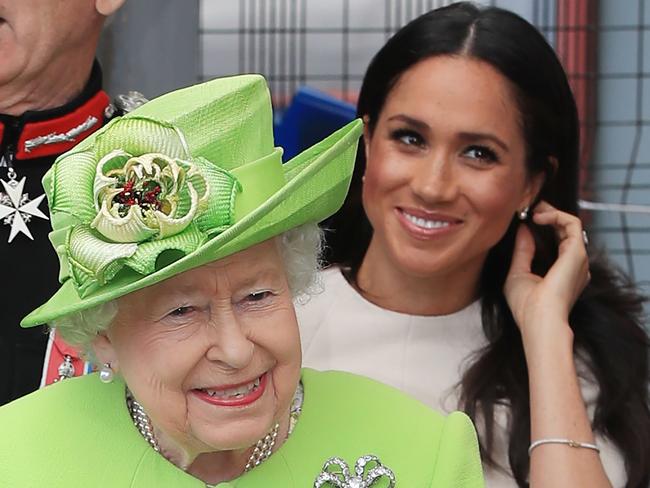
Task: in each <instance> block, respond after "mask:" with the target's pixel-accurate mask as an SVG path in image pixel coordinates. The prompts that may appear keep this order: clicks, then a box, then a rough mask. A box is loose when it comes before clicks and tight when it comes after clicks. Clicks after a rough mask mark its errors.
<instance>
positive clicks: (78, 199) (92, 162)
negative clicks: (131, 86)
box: [52, 117, 241, 296]
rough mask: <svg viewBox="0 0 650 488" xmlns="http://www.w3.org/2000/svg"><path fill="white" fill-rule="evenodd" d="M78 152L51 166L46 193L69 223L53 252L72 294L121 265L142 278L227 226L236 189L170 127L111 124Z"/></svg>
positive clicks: (136, 121) (142, 121)
mask: <svg viewBox="0 0 650 488" xmlns="http://www.w3.org/2000/svg"><path fill="white" fill-rule="evenodd" d="M134 133H137V134H138V135H139V137H138V138H137V139H134V138H133V137H131V134H134ZM143 134H145V137H143ZM115 147H118V148H119V149H114V148H115ZM107 148H111V149H110V150H107ZM83 149H84V148H82V150H80V152H79V154H78V155H77V157H75V158H74V163H75V164H74V165H71V164H68V165H66V166H62V167H57V171H58V172H59V174H58V175H57V176H58V177H57V178H55V180H54V183H53V184H54V185H55V187H54V188H53V191H52V194H53V195H54V198H53V202H52V208H53V210H54V211H56V212H57V213H58V214H59V215H65V216H66V218H68V219H70V222H71V225H69V226H66V227H65V229H66V234H65V239H64V243H62V245H59V246H55V247H56V249H57V252H58V254H59V257H60V259H61V261H62V262H63V263H66V264H67V266H66V268H67V271H68V272H69V275H70V278H72V280H73V281H74V283H75V287H76V288H77V290H78V292H79V294H80V296H83V295H85V294H88V293H90V292H91V291H92V290H94V289H96V288H97V287H98V286H101V285H103V284H105V283H106V282H107V281H110V280H111V279H113V278H114V277H115V276H116V275H117V273H118V272H120V271H121V270H123V269H124V268H125V267H128V268H130V269H131V270H133V271H136V272H137V273H140V274H143V275H147V274H150V273H152V272H154V271H156V269H158V268H159V267H160V266H164V265H165V264H167V263H168V262H169V261H173V260H175V259H178V258H179V257H181V256H184V255H186V254H189V253H191V252H192V251H194V250H196V249H197V248H198V247H199V246H200V245H201V244H203V243H204V242H205V241H206V240H208V239H209V238H210V237H211V236H213V235H215V234H217V233H220V232H223V230H225V229H226V228H228V227H229V226H231V225H232V224H233V219H234V204H235V198H236V195H237V193H238V192H239V191H240V190H241V185H240V184H239V182H238V181H237V179H236V178H235V176H234V175H233V174H231V173H230V172H228V171H226V170H225V169H223V168H220V167H219V166H218V165H217V164H215V163H214V162H211V161H208V160H206V159H205V158H201V157H192V155H191V154H189V151H188V150H187V144H186V142H185V138H184V136H183V134H182V133H181V132H180V130H178V129H177V128H175V127H174V126H172V125H171V124H169V123H166V122H161V121H157V120H153V119H149V118H143V117H132V118H125V119H121V120H116V121H114V122H113V123H112V124H111V125H110V127H107V128H106V130H105V131H103V132H102V133H101V134H100V135H98V136H97V140H96V143H95V145H94V146H91V147H90V148H87V149H86V150H85V151H84V150H83ZM168 251H171V252H168ZM163 255H164V258H163ZM161 260H162V261H164V262H162V263H161V262H160V261H161Z"/></svg>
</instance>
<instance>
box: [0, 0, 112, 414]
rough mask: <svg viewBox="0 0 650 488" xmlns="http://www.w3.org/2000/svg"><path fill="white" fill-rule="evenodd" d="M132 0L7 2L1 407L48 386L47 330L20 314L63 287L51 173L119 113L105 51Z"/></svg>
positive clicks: (2, 55) (2, 83) (1, 98)
mask: <svg viewBox="0 0 650 488" xmlns="http://www.w3.org/2000/svg"><path fill="white" fill-rule="evenodd" d="M123 2H124V0H65V1H61V0H20V1H17V0H0V60H1V61H0V279H1V280H2V284H1V285H0V405H2V404H4V403H7V402H9V401H11V400H13V399H15V398H17V397H19V396H22V395H24V394H26V393H29V392H31V391H33V390H35V389H36V388H38V386H39V382H40V381H41V371H42V365H43V359H44V355H45V348H46V343H47V334H46V332H45V331H44V330H43V329H39V328H37V329H21V328H20V327H19V322H20V319H21V318H22V317H23V316H25V315H26V314H27V313H28V312H29V311H31V310H32V309H34V308H35V307H36V306H38V305H39V304H41V303H43V302H44V301H45V300H46V299H47V298H48V297H49V296H51V295H52V293H53V292H54V291H55V290H56V289H57V288H58V283H57V281H56V279H52V277H53V276H55V273H54V272H53V270H56V269H58V259H57V257H56V254H55V253H54V252H53V251H52V249H51V246H50V244H49V242H48V232H49V231H50V223H49V221H48V220H47V214H48V210H47V201H46V200H45V199H44V196H43V188H42V186H41V178H42V177H43V175H44V174H45V172H46V171H47V170H48V169H49V168H50V166H51V165H52V163H53V162H54V160H55V159H56V157H57V156H58V155H60V154H61V153H63V152H65V151H67V150H69V149H71V148H72V147H73V146H74V145H75V144H77V143H78V142H79V141H80V140H82V139H83V138H85V137H87V136H88V135H89V134H91V133H93V132H94V131H96V130H97V129H99V128H100V127H101V126H102V124H103V123H104V122H105V120H106V118H108V117H110V116H111V115H112V105H111V104H110V100H109V97H108V96H107V94H106V93H105V92H104V91H103V90H102V79H101V78H102V75H101V70H100V67H99V64H98V63H97V61H95V51H96V48H97V43H98V41H99V35H100V32H101V30H102V26H103V23H104V21H105V19H106V17H107V16H108V15H110V14H112V13H113V12H115V11H116V10H117V9H118V8H119V7H120V6H121V5H122V3H123Z"/></svg>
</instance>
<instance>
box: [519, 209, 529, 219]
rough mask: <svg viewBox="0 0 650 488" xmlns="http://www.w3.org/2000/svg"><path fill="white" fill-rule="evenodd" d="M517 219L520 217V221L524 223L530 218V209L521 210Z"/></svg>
mask: <svg viewBox="0 0 650 488" xmlns="http://www.w3.org/2000/svg"><path fill="white" fill-rule="evenodd" d="M517 217H519V220H521V221H524V220H526V219H527V218H528V207H526V208H524V209H523V210H520V211H519V213H518V214H517Z"/></svg>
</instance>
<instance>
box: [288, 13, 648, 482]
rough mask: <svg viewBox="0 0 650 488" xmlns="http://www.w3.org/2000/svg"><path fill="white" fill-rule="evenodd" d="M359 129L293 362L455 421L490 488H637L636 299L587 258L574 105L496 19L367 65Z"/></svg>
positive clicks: (546, 65)
mask: <svg viewBox="0 0 650 488" xmlns="http://www.w3.org/2000/svg"><path fill="white" fill-rule="evenodd" d="M358 114H359V115H360V116H361V117H363V118H364V119H365V121H366V129H365V138H364V139H365V150H363V149H362V150H361V151H360V152H359V158H358V163H357V164H358V165H357V168H356V174H355V177H354V179H353V183H352V189H351V192H350V194H349V196H348V199H347V201H346V203H345V205H344V207H343V208H342V209H341V211H340V212H339V213H338V214H337V215H336V216H335V217H334V218H333V220H332V221H331V222H330V224H329V228H330V229H332V232H331V233H330V236H329V243H328V244H329V246H330V250H329V251H330V256H329V260H330V263H332V265H333V266H332V267H330V269H328V270H326V271H325V272H324V273H323V285H324V293H322V294H321V295H320V296H318V297H315V298H312V300H311V301H310V302H308V303H307V304H306V306H305V307H303V308H302V309H301V310H299V315H300V317H299V319H300V323H301V328H302V335H303V351H304V363H305V364H306V365H307V366H311V367H315V368H319V369H343V370H350V371H353V372H356V373H361V374H365V375H367V376H370V377H373V378H376V379H379V380H381V381H384V382H386V383H389V384H392V385H394V386H397V387H398V388H401V389H403V390H404V391H406V392H409V393H410V394H412V395H414V396H415V397H417V398H419V399H421V400H423V401H425V402H426V403H428V404H430V405H431V406H433V407H435V408H454V407H458V406H460V407H461V408H463V409H464V410H465V411H466V412H468V413H469V415H470V416H471V417H472V418H473V420H474V421H475V422H476V424H477V428H478V430H479V435H480V442H481V448H482V453H483V456H484V462H485V463H486V481H487V485H488V486H490V487H506V486H522V487H523V486H528V485H529V484H530V486H533V487H535V488H537V487H553V488H557V487H578V486H579V487H589V488H593V487H600V486H610V483H611V485H613V486H617V487H618V486H626V487H630V488H631V487H634V488H637V487H638V488H646V487H647V486H648V483H649V482H650V413H649V407H648V346H649V340H648V336H647V333H646V332H645V330H644V328H643V326H642V322H641V320H642V313H643V309H642V304H643V299H642V298H641V297H640V296H639V295H638V294H637V293H636V292H635V291H634V289H633V287H632V286H631V285H630V284H629V283H628V282H627V281H626V280H625V278H624V277H622V276H620V275H619V274H618V273H616V272H615V271H613V270H612V269H611V267H610V266H609V265H608V264H607V263H606V262H605V261H604V260H603V259H602V258H596V257H591V258H589V257H588V255H587V251H586V248H585V244H586V242H585V241H586V234H584V233H583V230H582V226H581V223H580V221H579V219H578V218H577V217H576V215H577V210H578V209H577V196H578V195H577V190H578V143H579V141H578V139H579V129H578V118H577V113H576V105H575V101H574V99H573V96H572V94H571V90H570V88H569V85H568V82H567V79H566V75H565V73H564V71H563V69H562V67H561V65H560V63H559V61H558V59H557V57H556V55H555V53H554V52H553V50H552V48H551V47H550V46H549V45H548V44H547V42H546V41H545V40H544V38H543V36H542V35H541V34H539V32H538V31H537V30H536V29H535V28H534V27H533V26H531V25H530V24H529V23H528V22H526V21H525V20H523V19H522V18H520V17H518V16H517V15H515V14H513V13H511V12H508V11H505V10H501V9H498V8H485V9H482V8H479V7H476V6H474V5H472V4H468V3H459V4H454V5H452V6H449V7H445V8H441V9H438V10H434V11H432V12H429V13H427V14H425V15H423V16H421V17H419V18H418V19H416V20H414V21H413V22H411V23H410V24H408V25H407V26H405V27H404V28H402V29H401V30H400V31H399V32H398V33H397V34H396V35H395V36H394V37H393V38H392V39H391V40H389V41H388V43H387V44H386V45H385V46H384V47H383V48H382V49H381V50H380V51H379V53H378V54H377V55H376V56H375V58H374V59H373V60H372V62H371V64H370V66H369V68H368V71H367V73H366V76H365V78H364V82H363V86H362V89H361V93H360V97H359V104H358Z"/></svg>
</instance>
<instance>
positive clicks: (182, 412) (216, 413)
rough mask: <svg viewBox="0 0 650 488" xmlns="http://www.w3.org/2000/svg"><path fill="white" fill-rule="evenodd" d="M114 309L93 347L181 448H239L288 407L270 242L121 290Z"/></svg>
mask: <svg viewBox="0 0 650 488" xmlns="http://www.w3.org/2000/svg"><path fill="white" fill-rule="evenodd" d="M118 310H119V311H118V314H117V316H116V317H115V319H114V320H113V322H112V323H111V325H110V327H109V329H108V331H107V334H106V336H100V337H99V338H98V339H97V340H96V341H95V352H96V354H97V355H98V357H99V359H100V360H101V361H102V362H110V363H111V365H112V367H113V368H114V369H116V370H117V371H118V372H119V373H120V374H121V375H122V376H123V377H124V379H125V381H126V384H127V385H128V386H129V388H130V390H131V391H132V393H133V395H134V396H135V398H136V399H137V400H138V401H139V402H140V403H141V404H142V406H143V407H144V409H145V410H146V412H147V413H148V414H149V416H150V417H151V421H152V423H153V425H154V426H155V428H156V431H157V433H158V432H159V433H161V434H162V435H164V438H165V439H169V440H171V442H172V443H173V444H175V445H176V446H180V448H181V449H182V450H183V451H185V452H187V453H191V455H198V454H200V453H205V452H213V451H222V450H232V449H242V448H246V447H248V446H251V445H253V444H254V443H255V442H257V440H259V439H260V438H262V437H264V435H265V434H266V433H267V432H268V431H269V430H270V429H271V427H272V426H273V424H274V423H275V422H277V421H279V420H280V418H281V417H282V416H283V415H285V414H286V413H287V412H288V409H289V406H290V403H291V400H292V398H293V394H294V392H295V389H296V386H297V384H298V380H299V375H300V360H301V358H300V342H299V337H298V327H297V323H296V317H295V313H294V308H293V303H292V296H291V293H290V291H289V287H288V284H287V279H286V276H285V271H284V263H283V261H282V259H281V256H280V254H279V251H278V249H277V246H276V243H275V241H273V240H271V241H266V242H264V243H262V244H258V245H256V246H253V247H251V248H249V249H246V250H244V251H241V252H239V253H237V254H234V255H232V256H229V257H226V258H224V259H221V260H218V261H216V262H213V263H210V264H207V265H204V266H201V267H199V268H196V269H193V270H190V271H186V272H184V273H182V274H179V275H177V276H175V277H173V278H171V279H169V280H166V281H163V282H161V283H159V284H156V285H153V286H151V287H148V288H145V289H143V290H140V291H136V292H134V293H131V294H129V295H126V296H124V297H122V298H120V299H119V300H118Z"/></svg>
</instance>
